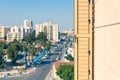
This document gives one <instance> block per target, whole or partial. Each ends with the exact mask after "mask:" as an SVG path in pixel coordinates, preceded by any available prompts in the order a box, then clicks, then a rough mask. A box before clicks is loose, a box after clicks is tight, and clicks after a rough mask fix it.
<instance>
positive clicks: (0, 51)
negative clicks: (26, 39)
mask: <svg viewBox="0 0 120 80" xmlns="http://www.w3.org/2000/svg"><path fill="white" fill-rule="evenodd" d="M6 48H7V46H6V44H5V43H3V42H0V68H3V67H4V66H5V61H4V59H3V49H6Z"/></svg>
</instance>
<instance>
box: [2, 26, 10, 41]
mask: <svg viewBox="0 0 120 80" xmlns="http://www.w3.org/2000/svg"><path fill="white" fill-rule="evenodd" d="M9 30H10V28H9V27H8V26H2V25H1V26H0V40H5V37H6V34H7V32H9Z"/></svg>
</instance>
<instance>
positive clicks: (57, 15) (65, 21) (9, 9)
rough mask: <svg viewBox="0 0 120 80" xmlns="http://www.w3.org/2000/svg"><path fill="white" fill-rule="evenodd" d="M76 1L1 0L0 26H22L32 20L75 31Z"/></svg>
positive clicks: (36, 22)
mask: <svg viewBox="0 0 120 80" xmlns="http://www.w3.org/2000/svg"><path fill="white" fill-rule="evenodd" d="M73 1H74V0H0V24H2V25H5V26H14V25H17V26H21V25H23V22H24V20H27V19H30V20H32V21H33V24H34V26H35V24H42V23H44V22H51V23H53V24H58V25H59V29H60V30H69V29H71V28H72V29H73Z"/></svg>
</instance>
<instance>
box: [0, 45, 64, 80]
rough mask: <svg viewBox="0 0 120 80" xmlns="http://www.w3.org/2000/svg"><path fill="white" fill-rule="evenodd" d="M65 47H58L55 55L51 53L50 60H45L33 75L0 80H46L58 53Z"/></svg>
mask: <svg viewBox="0 0 120 80" xmlns="http://www.w3.org/2000/svg"><path fill="white" fill-rule="evenodd" d="M62 50H63V45H62V46H61V47H57V48H55V50H54V53H49V54H48V57H50V58H49V59H45V60H44V61H43V62H42V63H41V64H39V67H38V68H37V69H36V71H34V72H33V73H31V74H26V75H22V76H19V77H14V78H8V79H0V80H45V78H46V76H47V74H48V73H49V71H50V70H51V68H52V62H53V61H55V60H56V58H57V56H59V55H58V52H62Z"/></svg>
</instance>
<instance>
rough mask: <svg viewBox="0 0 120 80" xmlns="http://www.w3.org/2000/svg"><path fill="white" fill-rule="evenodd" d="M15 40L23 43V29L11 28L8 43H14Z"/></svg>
mask: <svg viewBox="0 0 120 80" xmlns="http://www.w3.org/2000/svg"><path fill="white" fill-rule="evenodd" d="M14 39H16V40H18V41H21V40H22V39H23V27H17V26H14V27H11V28H10V31H9V32H8V33H7V41H8V42H12V41H14Z"/></svg>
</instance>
